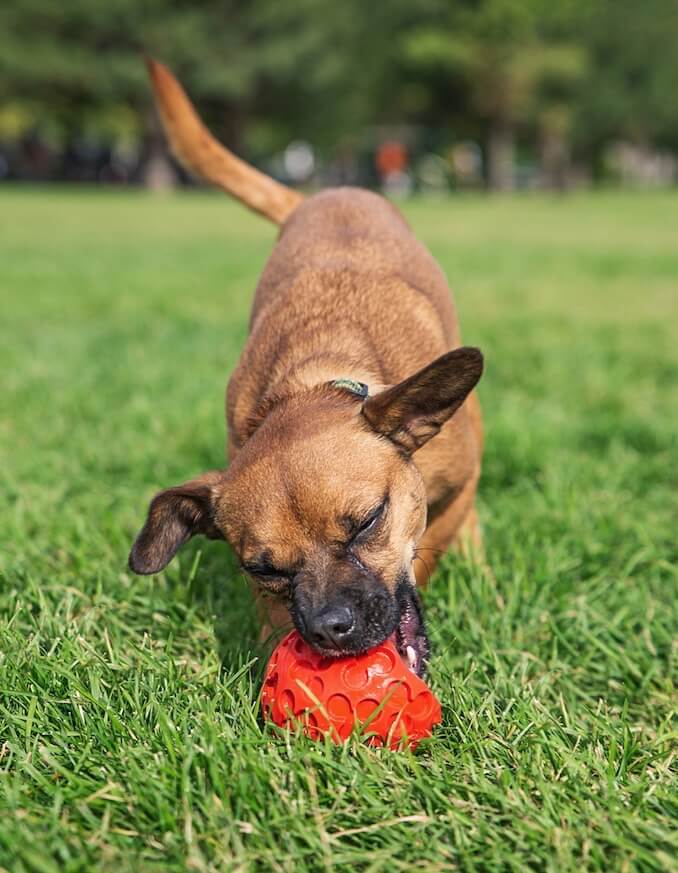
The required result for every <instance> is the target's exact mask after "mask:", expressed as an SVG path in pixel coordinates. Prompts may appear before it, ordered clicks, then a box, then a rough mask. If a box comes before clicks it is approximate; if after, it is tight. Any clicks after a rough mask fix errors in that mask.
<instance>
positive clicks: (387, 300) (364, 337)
mask: <svg viewBox="0 0 678 873" xmlns="http://www.w3.org/2000/svg"><path fill="white" fill-rule="evenodd" d="M148 66H149V71H150V77H151V81H152V84H153V89H154V92H155V98H156V103H157V106H158V109H159V114H160V118H161V120H162V123H163V126H164V129H165V132H166V134H167V137H168V140H169V143H170V145H171V148H172V151H173V153H174V155H175V156H176V158H177V159H178V160H179V162H180V163H181V164H182V165H183V166H184V167H186V168H187V169H188V170H189V171H190V172H192V173H193V174H195V175H196V176H198V177H201V178H202V179H204V180H206V181H209V182H211V183H212V184H214V185H216V186H219V187H221V188H223V189H225V190H226V191H227V192H229V193H230V194H232V195H234V196H235V197H236V198H238V199H239V200H241V201H242V202H243V203H244V204H245V205H247V206H248V207H250V208H251V209H253V210H255V211H257V212H259V213H261V214H262V215H263V216H265V217H266V218H268V219H270V220H272V221H274V222H275V223H276V224H278V225H279V227H280V233H279V237H278V240H277V242H276V244H275V247H274V249H273V252H272V254H271V256H270V258H269V260H268V262H267V264H266V267H265V269H264V271H263V274H262V276H261V279H260V281H259V283H258V285H257V288H256V293H255V297H254V304H253V308H252V316H251V321H250V333H249V338H248V340H247V343H246V345H245V348H244V350H243V353H242V356H241V358H240V361H239V363H238V365H237V367H236V369H235V371H234V373H233V375H232V377H231V379H230V382H229V384H228V389H227V397H226V417H227V424H228V454H229V459H230V463H229V466H228V468H227V469H224V470H215V471H211V472H207V473H204V474H203V475H200V476H198V477H197V478H195V479H192V480H191V481H189V482H185V483H184V484H183V485H178V486H175V487H173V488H168V489H167V490H165V491H161V492H160V493H159V494H157V495H156V496H155V497H154V498H153V500H152V501H151V504H150V507H149V510H148V517H147V519H146V522H145V524H144V526H143V528H142V529H141V531H140V533H139V535H138V536H137V538H136V541H135V542H134V545H133V547H132V550H131V553H130V557H129V566H130V568H131V569H132V570H133V571H134V572H135V573H139V574H152V573H158V572H159V571H161V570H162V569H163V568H164V567H165V566H166V565H167V564H168V562H169V561H170V560H171V559H172V557H173V556H174V555H175V554H176V552H177V550H178V549H179V548H180V546H181V545H182V544H183V543H185V542H186V541H187V540H189V539H190V538H191V537H193V536H195V535H197V534H202V535H203V536H206V537H209V538H212V539H223V540H226V541H227V542H228V543H230V545H231V547H232V548H233V550H234V552H235V554H236V556H237V558H238V559H239V561H240V564H241V566H242V568H243V570H244V572H245V574H246V575H247V576H248V577H249V579H250V581H251V584H252V587H253V589H254V591H255V595H256V597H257V601H258V606H259V612H260V615H261V619H262V627H263V631H262V632H263V634H264V635H268V634H270V633H272V632H273V631H275V630H276V629H280V628H284V627H289V626H290V619H291V622H292V623H293V624H294V626H295V627H296V628H297V630H298V631H299V633H300V634H301V635H302V637H304V639H305V640H306V641H307V642H308V643H309V644H310V645H311V646H313V647H314V648H315V649H316V650H317V651H319V652H320V653H322V654H323V655H326V656H330V657H336V656H340V655H347V654H355V653H361V652H365V651H367V650H368V649H370V648H372V647H373V646H375V645H377V644H379V643H382V642H383V641H385V640H386V639H388V638H393V639H394V640H395V643H396V645H397V648H398V650H399V652H400V653H401V655H402V657H403V658H404V659H405V661H406V663H408V665H409V666H410V668H411V669H412V670H414V671H415V672H416V673H417V674H419V675H423V673H424V671H425V667H426V662H427V660H428V657H429V643H428V639H427V635H426V631H425V626H424V620H423V616H422V609H421V604H420V598H419V596H418V592H417V586H418V585H422V584H423V583H424V582H425V581H426V579H427V576H428V575H429V571H430V570H431V569H432V567H433V566H434V564H435V561H436V558H437V556H438V555H440V554H441V553H443V552H444V551H445V550H446V549H448V548H449V547H450V546H454V545H456V546H460V545H461V544H463V543H464V542H467V543H468V542H471V543H473V544H475V546H476V547H477V546H478V545H479V542H480V534H479V529H478V520H477V515H476V510H475V497H476V489H477V484H478V478H479V475H480V464H481V453H482V426H481V415H480V408H479V405H478V401H477V398H476V395H475V393H474V391H473V389H474V388H475V386H476V384H477V382H478V380H479V379H480V376H481V374H482V370H483V356H482V354H481V352H480V350H479V349H477V348H473V347H465V346H462V345H461V341H460V336H459V327H458V322H457V316H456V313H455V309H454V306H453V303H452V298H451V295H450V291H449V288H448V285H447V281H446V279H445V276H444V274H443V272H442V270H441V269H440V267H439V266H438V264H437V263H436V262H435V260H434V259H433V257H432V256H431V255H430V254H429V252H428V251H427V249H426V248H425V247H424V246H423V245H422V244H421V243H419V242H418V241H417V240H416V239H415V237H414V235H413V233H412V231H411V230H410V228H409V226H408V225H407V223H406V221H405V219H404V218H403V217H402V215H401V214H400V213H399V212H398V210H397V209H396V208H395V207H394V206H393V205H392V204H391V203H389V202H388V201H387V200H386V199H384V198H382V197H381V196H379V195H378V194H375V193H372V192H370V191H367V190H363V189H359V188H337V189H329V190H325V191H322V192H320V193H317V194H314V195H312V196H309V197H308V198H304V197H302V195H301V194H299V193H297V192H295V191H292V190H291V189H289V188H287V187H285V186H284V185H282V184H279V183H278V182H277V181H275V180H274V179H272V178H269V177H268V176H266V175H264V174H262V173H260V172H259V171H258V170H256V169H254V168H253V167H250V166H248V165H247V164H246V163H244V162H242V161H241V160H239V159H238V158H237V157H236V156H235V155H233V154H232V153H231V152H229V151H228V150H227V149H226V148H225V147H223V146H222V145H221V144H220V143H219V142H217V140H216V139H214V138H213V137H212V135H211V134H210V133H209V131H208V130H207V129H206V127H205V126H204V125H203V123H202V121H201V120H200V118H199V117H198V115H197V113H196V111H195V109H194V108H193V106H192V104H191V103H190V101H189V99H188V97H187V96H186V94H185V92H184V90H183V89H182V87H181V85H180V84H179V83H178V82H177V81H176V79H175V78H174V77H173V75H172V74H171V73H170V71H169V70H168V69H167V68H166V67H165V66H163V65H162V64H160V63H158V62H156V61H153V60H149V61H148ZM422 554H423V555H424V556H425V558H423V559H422V558H421V555H422ZM417 559H420V560H417Z"/></svg>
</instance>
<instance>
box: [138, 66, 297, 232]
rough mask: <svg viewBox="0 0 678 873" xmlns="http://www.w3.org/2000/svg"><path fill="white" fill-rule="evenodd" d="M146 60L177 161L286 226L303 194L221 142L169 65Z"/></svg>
mask: <svg viewBox="0 0 678 873" xmlns="http://www.w3.org/2000/svg"><path fill="white" fill-rule="evenodd" d="M146 63H147V65H148V71H149V73H150V76H151V82H152V83H153V90H154V92H155V100H156V103H157V106H158V111H159V113H160V118H161V120H162V124H163V127H164V128H165V133H166V134H167V138H168V140H169V142H170V146H171V149H172V152H173V154H174V156H175V157H176V159H177V160H178V161H179V162H180V163H181V164H182V166H184V167H185V168H186V169H187V170H189V171H190V172H191V173H193V174H194V175H196V176H199V177H200V178H202V179H205V180H206V181H207V182H211V183H212V184H213V185H216V186H217V187H219V188H223V189H224V191H227V192H228V193H229V194H232V195H233V196H234V197H237V198H238V200H241V201H242V202H243V203H244V204H245V205H246V206H249V208H250V209H253V210H254V211H255V212H259V213H261V215H264V216H265V217H266V218H270V219H271V221H274V222H275V223H276V224H282V223H283V221H285V219H286V218H287V216H288V215H289V214H290V213H291V212H292V211H293V210H294V208H295V207H296V206H298V204H299V203H301V201H302V200H303V197H302V195H301V194H297V192H296V191H292V190H291V189H290V188H286V187H285V186H284V185H281V184H280V183H279V182H276V181H275V179H271V178H270V176H266V175H264V173H260V172H259V170H255V169H254V167H250V166H249V164H246V163H245V162H244V161H241V160H240V159H239V158H236V156H235V155H234V154H232V153H231V152H229V151H228V149H227V148H225V147H224V146H223V145H221V143H219V142H217V140H216V139H215V138H214V137H213V136H212V134H211V133H210V132H209V130H207V128H206V127H205V125H204V124H203V123H202V121H201V120H200V118H199V116H198V113H197V112H196V111H195V109H194V108H193V105H192V103H191V101H190V100H189V99H188V97H187V96H186V92H185V91H184V89H183V88H182V87H181V85H180V84H179V82H177V80H176V79H175V78H174V76H173V75H172V73H170V71H169V70H168V69H167V67H165V66H164V65H163V64H160V63H158V61H155V60H153V59H152V58H147V60H146Z"/></svg>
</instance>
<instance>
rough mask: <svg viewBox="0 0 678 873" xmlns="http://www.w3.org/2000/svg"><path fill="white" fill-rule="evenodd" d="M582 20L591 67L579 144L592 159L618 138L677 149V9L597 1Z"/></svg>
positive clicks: (652, 0) (580, 109)
mask: <svg viewBox="0 0 678 873" xmlns="http://www.w3.org/2000/svg"><path fill="white" fill-rule="evenodd" d="M580 20H581V33H582V36H583V39H584V41H585V43H586V46H587V49H588V52H589V56H590V68H589V76H588V79H587V82H586V85H587V87H586V88H584V89H582V92H581V94H580V100H579V102H578V106H577V125H576V130H575V132H574V136H575V138H576V142H577V144H578V145H579V146H580V147H582V146H583V147H584V148H586V149H587V150H588V151H589V153H591V154H593V155H596V154H600V152H601V150H602V149H603V147H604V145H605V144H606V143H608V142H610V141H611V140H614V139H621V138H625V139H628V140H631V141H633V142H636V143H640V144H643V145H649V144H655V145H658V146H661V147H665V148H669V149H672V150H674V151H675V150H676V149H678V100H676V95H677V94H678V50H677V49H676V47H677V46H678V3H676V2H675V0H644V2H643V3H637V2H635V0H597V2H596V3H593V4H590V6H585V7H584V9H583V11H582V15H581V19H580Z"/></svg>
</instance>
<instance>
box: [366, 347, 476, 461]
mask: <svg viewBox="0 0 678 873" xmlns="http://www.w3.org/2000/svg"><path fill="white" fill-rule="evenodd" d="M482 372H483V356H482V353H481V351H480V349H476V348H472V347H470V346H464V347H463V348H460V349H455V350H454V351H453V352H448V353H447V354H446V355H442V357H440V358H436V360H435V361H433V362H432V363H430V364H429V365H428V366H427V367H424V369H423V370H419V371H418V372H417V373H415V374H414V375H413V376H410V377H409V378H408V379H405V380H404V381H403V382H399V383H398V384H397V385H393V386H392V387H391V388H387V389H386V390H385V391H381V392H380V393H379V394H375V395H374V396H373V397H368V399H367V400H366V401H365V403H364V404H363V409H362V412H363V415H364V416H365V418H366V419H367V420H368V421H369V423H370V424H371V425H372V427H373V428H374V429H375V430H376V431H377V432H378V433H381V434H384V436H387V437H389V439H391V440H393V442H394V443H396V445H397V446H398V447H399V448H401V449H403V450H404V451H405V452H407V453H408V454H412V452H415V451H416V450H417V449H419V448H421V446H423V445H424V443H426V442H428V440H430V439H431V437H433V436H435V435H436V434H437V433H438V431H439V430H440V428H441V427H442V426H443V424H444V423H445V422H446V421H447V419H448V418H450V417H451V416H452V415H454V413H455V412H456V411H457V409H459V407H460V406H461V404H462V403H463V402H464V400H466V398H467V397H468V395H469V393H470V392H471V391H472V390H473V388H474V386H475V385H476V383H477V382H478V380H479V379H480V376H481V374H482Z"/></svg>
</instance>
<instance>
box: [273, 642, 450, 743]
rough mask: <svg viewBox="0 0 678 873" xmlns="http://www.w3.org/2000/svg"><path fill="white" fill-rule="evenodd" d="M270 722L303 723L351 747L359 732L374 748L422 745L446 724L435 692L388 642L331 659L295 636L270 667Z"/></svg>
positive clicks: (310, 730) (277, 652)
mask: <svg viewBox="0 0 678 873" xmlns="http://www.w3.org/2000/svg"><path fill="white" fill-rule="evenodd" d="M261 701H262V709H263V712H264V716H265V718H268V719H270V720H271V721H273V722H274V723H275V724H277V725H279V726H280V727H287V726H290V727H295V726H297V725H299V726H301V728H302V730H303V732H304V733H305V734H307V735H308V736H310V737H312V738H313V739H317V738H319V737H322V736H330V737H331V738H332V740H334V742H336V743H341V742H344V741H345V740H347V739H348V738H349V736H351V734H352V733H353V732H354V730H355V729H356V727H358V730H359V732H360V733H361V734H362V735H363V736H365V737H366V738H367V742H368V743H369V744H370V745H373V746H384V745H387V746H390V747H391V748H392V749H397V748H401V747H403V746H409V747H410V748H411V749H414V748H416V747H417V745H418V743H419V741H420V740H421V739H423V738H424V737H428V736H430V735H431V729H432V728H433V725H435V724H438V723H439V722H440V720H441V712H440V703H439V702H438V700H437V699H436V698H435V696H434V695H433V692H432V691H431V690H430V688H429V687H428V686H427V685H426V683H425V682H423V681H422V680H421V679H420V678H419V677H418V676H416V675H415V674H414V673H413V672H412V671H411V670H409V669H408V668H407V667H406V666H405V664H404V663H403V661H402V659H401V657H400V655H399V654H398V651H397V649H396V647H395V646H394V645H393V643H392V642H390V641H386V642H385V643H382V644H381V645H380V646H377V647H376V648H374V649H372V650H371V651H369V652H367V654H365V655H355V656H349V657H345V658H326V657H323V656H322V655H320V654H318V652H316V651H315V650H314V649H312V648H311V647H310V646H309V645H308V643H307V642H306V641H305V640H304V639H303V638H302V637H301V636H300V635H299V634H298V633H297V632H296V631H292V633H290V634H288V635H287V636H286V637H285V639H284V640H283V641H282V642H281V643H280V645H279V646H278V647H277V648H276V650H275V651H274V652H273V654H272V656H271V659H270V660H269V662H268V665H267V667H266V674H265V676H264V687H263V690H262V696H261Z"/></svg>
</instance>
